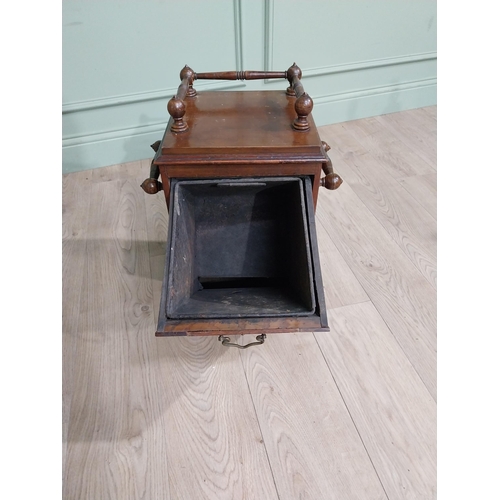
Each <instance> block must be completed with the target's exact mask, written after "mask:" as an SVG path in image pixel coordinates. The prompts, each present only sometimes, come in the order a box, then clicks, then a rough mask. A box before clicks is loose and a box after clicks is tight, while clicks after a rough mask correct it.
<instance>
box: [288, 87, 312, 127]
mask: <svg viewBox="0 0 500 500" xmlns="http://www.w3.org/2000/svg"><path fill="white" fill-rule="evenodd" d="M312 109H313V100H312V99H311V98H310V97H309V94H307V93H305V92H304V93H303V94H302V95H301V96H300V97H299V98H298V99H297V100H296V101H295V111H296V113H297V118H295V120H294V121H293V125H292V126H293V128H294V129H295V130H302V131H307V130H309V128H310V127H309V122H308V121H307V117H308V115H309V114H310V113H311V111H312Z"/></svg>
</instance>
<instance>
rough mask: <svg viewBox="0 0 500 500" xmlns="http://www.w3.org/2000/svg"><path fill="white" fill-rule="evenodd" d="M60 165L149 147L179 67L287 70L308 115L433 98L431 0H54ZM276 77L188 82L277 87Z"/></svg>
mask: <svg viewBox="0 0 500 500" xmlns="http://www.w3.org/2000/svg"><path fill="white" fill-rule="evenodd" d="M62 5H63V31H62V33H63V172H74V171H78V170H84V169H89V168H94V167H100V166H104V165H111V164H115V163H123V162H127V161H132V160H137V159H141V158H149V157H151V156H152V150H151V149H150V148H149V145H150V144H151V143H153V142H154V141H156V140H158V139H160V138H161V136H162V132H163V130H164V128H165V126H166V123H167V121H168V113H167V111H166V103H167V101H168V99H169V98H170V97H171V96H172V95H173V94H174V93H175V91H176V88H177V86H178V84H179V71H180V70H181V68H182V67H183V66H184V65H185V64H188V65H189V66H191V67H192V68H193V69H194V70H195V71H198V72H203V71H222V70H233V69H238V70H244V69H257V70H259V69H269V70H276V71H278V70H279V71H284V70H286V69H287V68H288V67H289V66H290V65H291V64H292V63H293V62H294V61H295V62H296V63H297V64H298V65H299V66H300V67H301V68H302V70H303V78H302V80H303V84H304V88H305V89H306V91H307V92H308V93H309V94H310V95H311V96H312V97H313V99H314V111H313V116H314V119H315V121H316V124H317V125H325V124H328V123H337V122H342V121H347V120H352V119H356V118H362V117H366V116H374V115H379V114H384V113H390V112H394V111H400V110H404V109H410V108H416V107H421V106H428V105H432V104H435V103H436V2H435V1H427V0H371V1H370V0H365V1H360V0H345V1H340V0H330V1H326V0H308V1H306V0H302V1H295V0H286V1H285V0H205V1H202V0H183V1H180V0H178V1H174V0H141V1H138V0H115V1H111V0H100V1H97V0H96V1H92V0H90V1H89V0H80V1H77V0H63V4H62ZM285 87H286V82H285V81H276V80H272V81H269V82H263V81H256V82H207V81H203V82H201V81H200V82H197V84H196V88H197V89H198V90H203V89H204V88H205V89H209V88H211V89H221V88H223V89H232V88H237V89H278V88H283V89H284V88H285Z"/></svg>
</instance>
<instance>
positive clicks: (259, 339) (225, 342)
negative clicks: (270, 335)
mask: <svg viewBox="0 0 500 500" xmlns="http://www.w3.org/2000/svg"><path fill="white" fill-rule="evenodd" d="M255 340H256V342H250V343H249V344H245V345H240V344H235V343H234V342H231V339H230V338H229V337H225V336H224V335H219V341H222V345H223V346H226V347H237V348H238V349H246V348H247V347H251V346H253V345H261V344H263V343H264V341H265V340H266V334H265V333H263V334H261V335H257V337H255Z"/></svg>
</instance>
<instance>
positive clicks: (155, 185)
mask: <svg viewBox="0 0 500 500" xmlns="http://www.w3.org/2000/svg"><path fill="white" fill-rule="evenodd" d="M160 143H161V141H156V142H155V143H154V144H151V148H152V149H153V151H154V152H155V153H156V152H157V151H158V148H159V147H160ZM154 161H155V159H154V158H153V159H152V160H151V168H150V171H149V177H148V178H147V179H146V180H145V181H144V182H143V183H142V184H141V188H142V189H144V191H145V192H146V193H148V194H156V193H157V192H158V191H161V190H162V189H163V184H162V183H161V182H160V181H159V180H158V178H159V177H160V168H159V167H158V165H155V164H154Z"/></svg>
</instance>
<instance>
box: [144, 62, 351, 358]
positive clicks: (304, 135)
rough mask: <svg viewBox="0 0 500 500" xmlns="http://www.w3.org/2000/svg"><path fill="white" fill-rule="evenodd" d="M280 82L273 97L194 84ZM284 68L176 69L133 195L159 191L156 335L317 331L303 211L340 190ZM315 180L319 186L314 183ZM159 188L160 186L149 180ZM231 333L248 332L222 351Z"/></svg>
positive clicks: (304, 101) (296, 79)
mask: <svg viewBox="0 0 500 500" xmlns="http://www.w3.org/2000/svg"><path fill="white" fill-rule="evenodd" d="M261 78H265V79H271V78H283V79H287V80H288V82H289V86H288V88H287V89H286V91H285V90H283V91H206V92H200V93H197V92H196V90H195V89H194V87H193V83H194V81H195V80H200V79H224V80H236V79H241V80H250V79H261ZM300 79H301V71H300V69H299V68H298V67H297V66H296V65H295V64H294V65H292V66H291V67H290V68H289V69H288V70H287V71H284V72H262V71H234V72H221V73H198V74H197V73H195V72H194V71H193V70H191V69H190V68H188V67H187V66H186V67H185V68H184V69H183V70H182V71H181V84H180V86H179V89H178V91H177V94H176V95H175V96H174V97H172V99H171V100H170V101H169V103H168V106H167V109H168V111H169V113H170V116H171V117H170V120H169V122H168V125H167V128H166V130H165V134H164V136H163V139H162V140H161V141H158V142H156V143H155V144H153V145H152V147H153V149H154V150H155V151H156V155H155V157H154V159H153V161H152V163H151V171H150V176H149V178H148V179H146V180H145V181H144V182H143V184H142V188H143V189H144V190H145V191H146V192H147V193H149V194H156V193H157V192H158V191H161V190H163V191H164V194H165V199H166V204H167V208H168V211H169V234H168V241H167V251H166V260H165V274H164V279H163V286H162V297H161V304H160V312H159V318H158V327H157V331H156V335H157V336H179V335H219V340H222V343H223V344H224V345H234V346H236V347H239V348H246V347H248V346H250V345H256V344H262V343H263V342H264V339H265V337H266V334H268V333H281V332H299V331H309V332H310V331H328V330H329V328H328V323H327V318H326V307H325V298H324V293H323V285H322V280H321V269H320V262H319V255H318V244H317V239H316V227H315V219H314V210H315V206H316V201H317V197H318V190H319V187H320V186H324V187H326V188H327V189H336V188H338V187H339V186H340V184H341V183H342V180H341V179H340V177H339V176H338V175H337V174H335V173H334V171H333V168H332V164H331V161H330V159H329V158H328V156H327V154H326V153H327V151H328V149H330V148H329V146H328V145H327V144H326V143H325V142H323V141H321V140H320V138H319V135H318V132H317V129H316V126H315V124H314V120H313V118H312V115H311V111H312V108H313V101H312V99H311V97H309V95H308V94H306V93H305V92H304V88H303V86H302V83H301V80H300ZM321 172H324V174H325V176H324V177H323V178H321ZM160 178H161V181H160V180H159V179H160ZM230 334H233V335H235V334H255V335H257V339H256V342H252V343H250V344H247V345H246V346H242V345H239V344H232V343H231V342H230V339H229V337H227V336H226V335H230Z"/></svg>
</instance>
